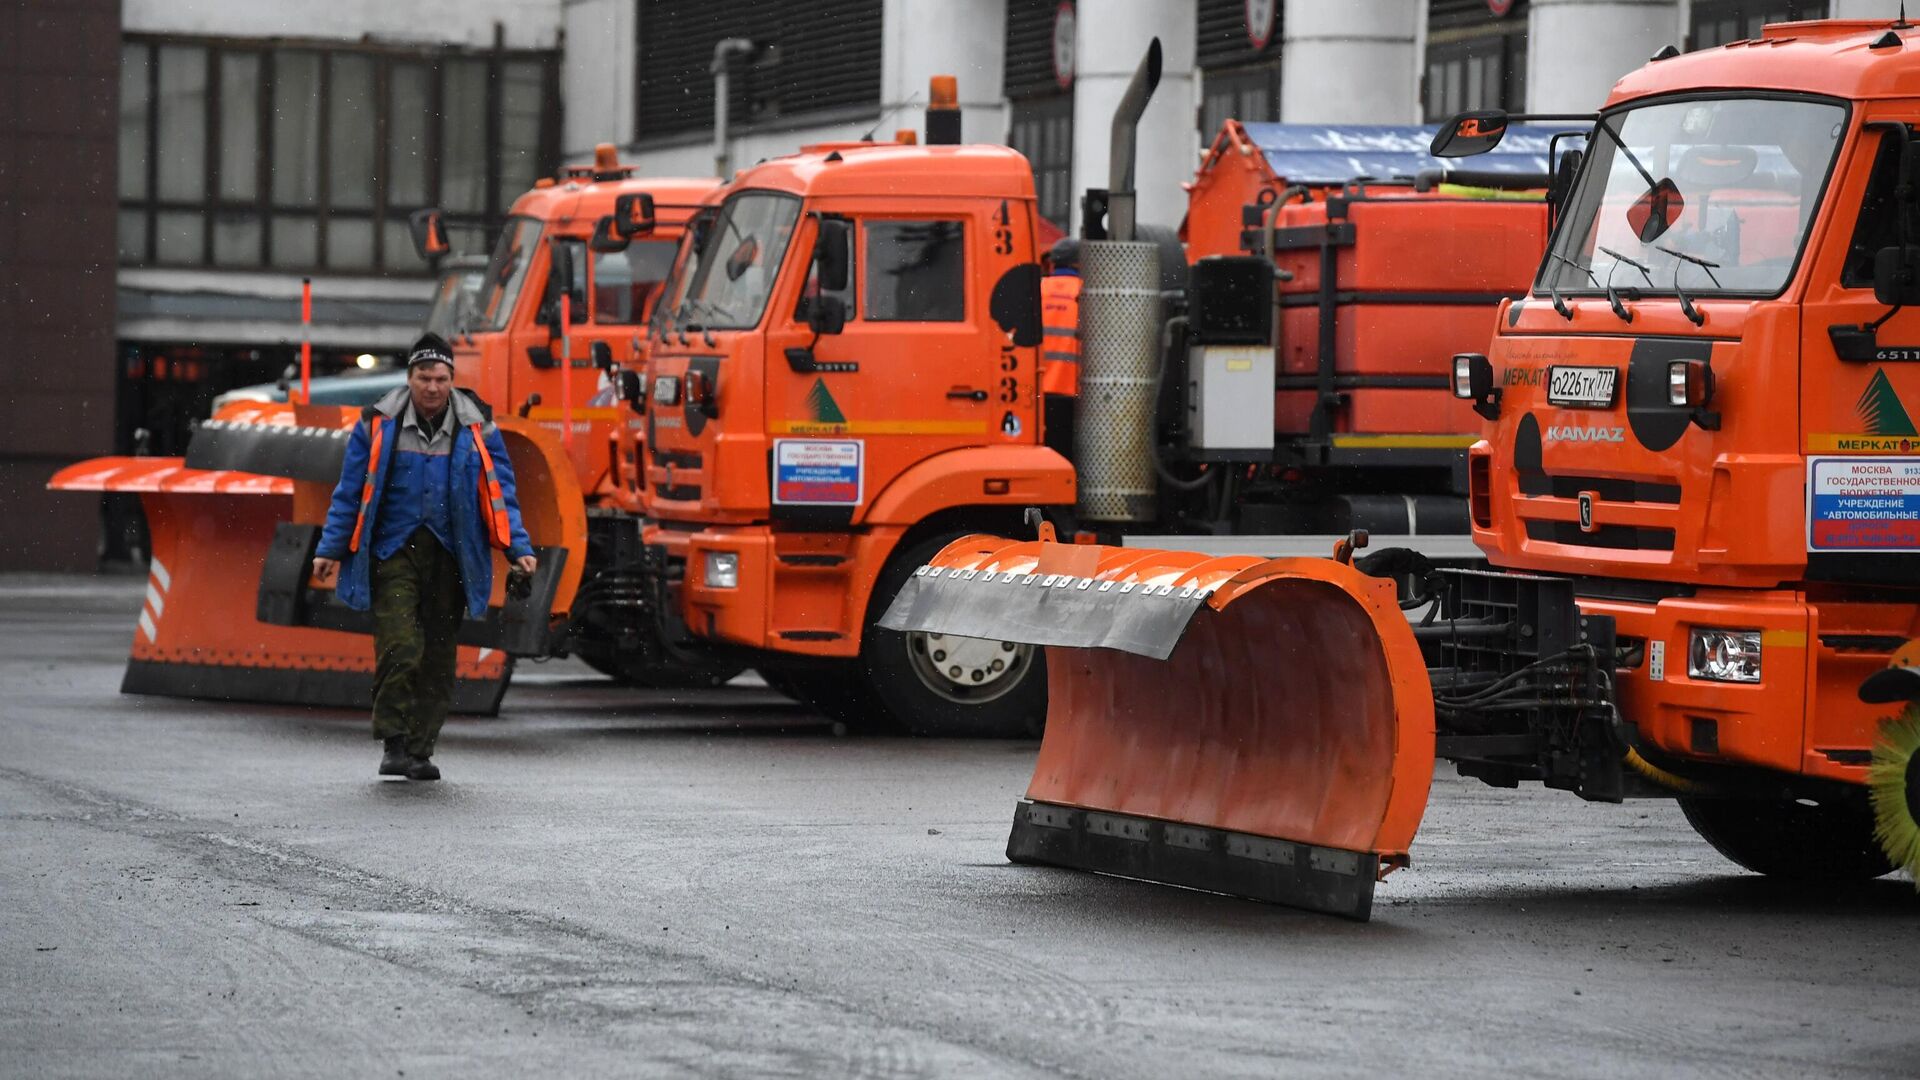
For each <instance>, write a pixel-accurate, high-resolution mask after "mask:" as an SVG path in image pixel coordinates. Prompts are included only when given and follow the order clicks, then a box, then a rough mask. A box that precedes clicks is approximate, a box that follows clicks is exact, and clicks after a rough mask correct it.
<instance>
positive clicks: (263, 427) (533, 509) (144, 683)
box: [48, 405, 585, 715]
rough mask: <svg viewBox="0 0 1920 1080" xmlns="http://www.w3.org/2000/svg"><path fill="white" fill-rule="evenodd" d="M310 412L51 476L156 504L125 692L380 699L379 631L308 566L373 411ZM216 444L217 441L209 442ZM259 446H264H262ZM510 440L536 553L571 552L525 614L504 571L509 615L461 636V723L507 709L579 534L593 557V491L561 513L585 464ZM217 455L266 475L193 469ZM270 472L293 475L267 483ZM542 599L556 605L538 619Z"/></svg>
mask: <svg viewBox="0 0 1920 1080" xmlns="http://www.w3.org/2000/svg"><path fill="white" fill-rule="evenodd" d="M295 411H296V410H295V408H294V407H291V406H284V405H283V406H265V407H262V406H254V405H249V406H246V407H245V408H244V409H242V410H239V411H238V413H237V414H236V412H235V411H232V410H229V411H228V412H225V413H223V415H222V419H221V420H220V421H218V422H215V423H210V424H208V425H205V426H203V427H202V429H201V431H200V432H199V433H198V434H196V436H195V440H196V444H195V446H193V447H192V448H191V449H190V451H189V458H187V459H182V458H129V457H122V458H96V459H94V460H91V461H83V462H80V463H78V464H76V465H72V466H69V467H68V468H66V469H63V470H61V471H60V472H59V473H57V474H55V476H54V477H53V479H52V480H51V481H49V483H48V487H49V488H51V489H53V490H58V491H101V492H105V491H115V492H133V493H138V494H139V495H140V497H141V503H142V505H143V506H144V508H145V510H146V516H147V530H148V534H149V544H150V547H151V555H152V558H151V562H150V565H149V573H148V578H147V590H146V596H145V598H144V601H143V603H142V605H141V611H140V615H139V618H138V623H137V625H136V627H135V630H134V635H133V647H132V651H131V655H130V656H129V658H128V662H127V671H126V675H125V677H124V678H123V680H122V682H121V686H120V689H121V692H122V693H129V694H157V695H162V696H168V697H187V698H201V699H212V700H221V701H253V702H268V703H283V704H300V705H322V706H335V707H345V708H359V707H365V706H366V705H367V704H368V703H369V702H370V701H371V699H372V687H373V668H374V660H373V642H372V638H371V637H370V636H369V634H370V632H371V622H370V620H368V619H367V617H366V616H365V615H364V614H363V613H358V612H350V611H347V610H346V609H345V607H344V606H343V605H340V604H337V603H335V602H334V601H333V599H332V596H331V585H330V583H329V585H328V586H326V587H322V586H320V585H319V583H316V582H313V581H311V580H310V575H309V571H308V567H309V565H310V564H311V561H312V545H313V543H314V542H315V541H317V538H318V531H319V523H320V522H321V521H322V520H323V518H324V516H325V513H326V505H327V500H328V496H329V495H330V494H331V492H332V489H333V481H332V479H331V478H330V477H332V476H337V475H338V473H339V467H340V455H341V453H342V452H343V451H344V448H345V438H344V432H345V430H346V429H348V428H350V427H351V426H352V424H353V422H354V420H355V419H356V418H357V411H356V410H347V409H315V410H307V409H298V410H297V411H298V413H299V414H300V415H299V416H298V422H297V423H296V422H295V415H294V414H295ZM236 415H237V416H238V418H237V419H236ZM503 428H504V425H503ZM336 431H338V432H341V433H342V434H341V435H340V436H335V434H334V432H336ZM210 433H217V434H215V435H214V437H213V438H211V439H209V438H208V436H209V434H210ZM203 439H206V440H207V441H208V442H209V443H212V444H214V445H213V446H212V447H211V448H210V449H208V448H203V447H202V445H200V440H203ZM223 439H224V440H225V441H224V445H222V440H223ZM236 439H238V440H240V441H241V444H242V445H241V446H240V449H239V450H236ZM245 440H256V442H257V448H248V447H247V446H245V445H244V442H245ZM546 441H548V442H551V441H553V440H551V439H550V438H548V439H547V440H546ZM507 442H508V447H509V452H510V453H511V454H512V455H513V459H514V464H515V467H516V469H519V470H524V475H525V477H526V478H525V480H523V481H522V483H521V485H520V490H521V498H522V509H523V511H524V513H523V517H524V518H525V521H526V525H527V529H528V531H529V533H530V534H531V535H532V537H533V539H534V543H535V545H536V547H540V546H541V545H543V544H548V543H551V542H552V541H553V540H556V539H557V540H559V548H560V552H559V553H558V554H554V553H553V551H551V550H549V549H547V548H541V553H542V559H543V562H546V563H547V564H548V565H547V566H546V567H545V568H544V570H543V573H544V575H545V576H546V578H547V579H548V580H547V581H546V582H545V583H544V586H545V587H544V588H536V589H534V590H531V596H530V599H529V601H525V602H521V603H517V604H516V603H512V602H506V601H504V600H503V591H504V578H505V573H504V571H503V570H502V569H501V568H500V567H499V566H498V565H496V567H495V571H496V572H495V583H494V587H495V593H494V599H493V604H494V610H493V611H491V612H489V615H488V618H487V620H485V621H477V622H476V621H469V622H468V623H467V624H465V626H463V628H462V631H461V640H462V642H463V644H462V646H461V648H460V650H459V658H458V661H457V667H456V682H455V690H454V701H453V709H454V711H455V712H459V713H468V714H482V715H492V714H494V713H497V712H498V711H499V707H500V699H501V696H502V695H503V694H504V693H505V692H506V687H507V682H508V679H509V678H510V676H511V674H512V671H513V662H512V659H511V656H512V654H513V653H514V652H516V651H519V649H520V648H523V647H524V646H525V644H526V642H527V641H530V640H533V639H535V638H536V637H538V638H541V640H544V637H543V633H544V631H545V629H546V627H547V623H548V619H549V618H550V612H551V611H553V610H558V611H560V612H561V613H563V614H564V612H565V611H566V610H567V605H570V604H571V603H572V597H573V590H574V588H575V587H577V585H578V582H579V576H580V572H579V567H578V565H577V560H569V559H568V558H566V555H565V544H566V542H567V541H566V539H565V537H566V535H568V534H569V533H571V535H572V536H573V537H574V539H575V542H576V543H578V544H579V545H580V548H579V549H580V550H584V535H585V522H584V507H583V506H582V504H580V503H579V500H578V496H577V486H576V487H575V488H574V489H573V490H574V492H575V498H574V504H573V513H572V514H569V513H567V512H566V510H567V507H566V506H565V505H564V504H560V503H558V499H559V498H561V497H563V496H562V493H561V492H560V491H559V490H558V489H559V488H562V487H565V486H566V482H568V481H572V479H573V477H572V473H571V470H568V471H567V472H566V474H565V475H564V477H563V478H562V479H561V480H560V481H558V482H557V481H556V480H555V478H554V477H553V476H552V474H551V470H550V468H549V467H548V462H547V458H548V457H549V456H550V455H549V453H548V452H547V449H546V448H545V447H543V445H542V444H541V442H540V441H539V436H537V435H536V436H534V437H531V438H529V437H527V436H525V435H523V434H519V433H515V434H510V435H509V436H508V439H507ZM290 448H291V450H293V451H294V452H293V453H288V450H289V449H290ZM558 453H559V451H558V450H557V449H555V450H553V451H552V455H557V454H558ZM209 455H211V456H215V457H225V458H228V459H230V460H231V461H232V463H233V464H235V465H240V464H248V465H252V466H254V467H256V468H258V469H260V470H261V471H260V472H253V471H241V470H240V469H238V468H213V469H207V468H193V467H190V466H189V465H188V464H187V462H188V461H189V460H194V459H195V458H196V457H204V456H209ZM269 471H271V472H273V473H277V474H278V475H263V473H266V472H269ZM289 473H292V474H294V475H291V476H290V475H287V474H289ZM323 475H325V476H329V478H328V479H325V480H321V479H319V477H321V476H323ZM576 517H577V518H579V520H578V521H575V520H573V519H574V518H576ZM570 526H571V527H572V528H571V529H570ZM569 562H575V563H576V565H573V566H568V565H567V564H568V563H569ZM531 604H543V605H545V606H541V607H540V609H539V611H538V612H528V611H526V610H524V609H525V608H527V607H528V606H530V605H531ZM516 631H517V633H516Z"/></svg>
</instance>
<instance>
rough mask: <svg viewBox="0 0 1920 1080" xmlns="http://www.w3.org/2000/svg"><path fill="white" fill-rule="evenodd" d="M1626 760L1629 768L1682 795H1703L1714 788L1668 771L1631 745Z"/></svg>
mask: <svg viewBox="0 0 1920 1080" xmlns="http://www.w3.org/2000/svg"><path fill="white" fill-rule="evenodd" d="M1624 760H1625V761H1626V763H1627V768H1629V769H1632V770H1633V771H1634V772H1637V773H1639V774H1640V775H1641V776H1643V777H1645V778H1647V779H1648V780H1651V781H1653V782H1654V783H1656V784H1659V785H1660V786H1661V787H1664V788H1671V789H1673V790H1674V791H1677V792H1679V793H1680V794H1682V795H1703V794H1705V793H1707V792H1709V791H1712V790H1713V788H1711V787H1709V786H1708V785H1706V784H1702V783H1700V782H1699V781H1698V780H1689V779H1687V778H1686V777H1684V776H1681V775H1679V774H1677V773H1671V772H1668V771H1667V770H1665V769H1663V768H1661V767H1660V766H1658V765H1655V764H1654V763H1653V762H1651V761H1648V760H1647V759H1646V758H1643V757H1641V756H1640V751H1638V750H1635V749H1634V748H1633V747H1631V746H1629V747H1627V756H1626V758H1625V759H1624Z"/></svg>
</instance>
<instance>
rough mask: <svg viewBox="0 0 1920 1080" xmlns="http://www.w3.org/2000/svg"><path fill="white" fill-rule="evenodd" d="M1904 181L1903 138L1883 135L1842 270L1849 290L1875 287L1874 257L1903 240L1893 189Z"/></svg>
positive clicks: (1841, 281) (1844, 285)
mask: <svg viewBox="0 0 1920 1080" xmlns="http://www.w3.org/2000/svg"><path fill="white" fill-rule="evenodd" d="M1899 182H1900V140H1899V139H1898V138H1896V137H1895V135H1894V134H1892V133H1887V134H1882V135H1881V136H1880V151H1879V153H1877V154H1875V155H1874V157H1873V172H1872V173H1871V174H1870V175H1869V176H1868V177H1867V191H1866V194H1865V195H1864V196H1862V197H1861V199H1860V219H1859V221H1857V222H1856V223H1855V224H1854V227H1853V241H1852V242H1851V243H1850V244H1848V245H1847V262H1846V265H1845V266H1843V267H1841V269H1840V284H1841V286H1842V287H1844V288H1848V289H1867V288H1872V287H1873V256H1874V253H1875V252H1877V251H1879V250H1880V249H1881V248H1883V247H1892V246H1894V245H1896V244H1898V243H1899V242H1900V212H1899V203H1898V201H1897V200H1896V199H1895V198H1894V193H1893V189H1894V188H1895V187H1896V186H1897V185H1898V184H1899Z"/></svg>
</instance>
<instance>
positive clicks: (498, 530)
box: [347, 406, 513, 551]
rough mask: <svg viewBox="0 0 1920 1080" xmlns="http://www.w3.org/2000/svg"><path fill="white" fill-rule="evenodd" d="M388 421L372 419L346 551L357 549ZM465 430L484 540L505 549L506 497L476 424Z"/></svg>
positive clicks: (508, 542)
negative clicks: (476, 474) (474, 454)
mask: <svg viewBox="0 0 1920 1080" xmlns="http://www.w3.org/2000/svg"><path fill="white" fill-rule="evenodd" d="M449 408H451V406H449ZM392 423H393V422H392V421H391V420H389V419H387V418H386V417H384V416H376V417H374V418H373V421H372V436H371V438H372V445H371V446H370V447H369V448H368V450H367V478H366V482H365V483H363V484H362V485H361V486H360V513H359V514H358V515H357V516H356V517H355V518H354V520H353V537H352V538H351V539H349V540H348V541H347V550H348V551H359V550H360V535H361V532H362V531H363V530H364V529H365V528H366V524H367V510H368V508H370V507H371V506H373V480H374V477H376V476H379V475H380V455H381V452H382V451H383V450H384V449H385V448H386V434H387V430H386V429H387V428H388V427H390V426H391V425H392ZM467 430H468V431H470V432H471V433H472V434H473V448H474V449H475V450H476V451H478V452H479V454H480V514H481V517H482V519H483V520H484V521H485V523H486V527H487V543H489V544H491V545H493V546H494V547H496V548H499V549H500V550H501V551H506V550H507V549H509V548H511V547H512V546H513V519H512V518H509V517H508V516H507V497H506V494H505V493H504V492H502V491H501V490H500V480H499V478H498V477H497V476H495V475H494V472H493V455H492V454H490V453H488V452H487V438H486V436H485V435H483V434H481V432H480V425H479V424H468V425H467Z"/></svg>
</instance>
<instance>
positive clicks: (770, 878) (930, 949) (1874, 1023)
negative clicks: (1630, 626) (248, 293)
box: [0, 577, 1920, 1078]
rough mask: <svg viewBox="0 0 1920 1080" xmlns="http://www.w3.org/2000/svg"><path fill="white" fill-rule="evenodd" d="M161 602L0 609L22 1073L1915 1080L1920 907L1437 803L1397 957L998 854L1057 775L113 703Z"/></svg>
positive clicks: (525, 699)
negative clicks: (391, 758)
mask: <svg viewBox="0 0 1920 1080" xmlns="http://www.w3.org/2000/svg"><path fill="white" fill-rule="evenodd" d="M138 605H139V583H138V582H137V581H129V580H115V579H104V580H91V579H78V578H68V579H59V578H35V577H9V578H0V1074H3V1075H6V1076H109V1075H112V1076H131V1075H140V1076H270V1075H271V1076H369V1077H372V1076H407V1077H422V1076H448V1077H488V1076H522V1075H537V1074H545V1075H577V1076H618V1075H632V1076H790V1077H843V1076H844V1077H855V1076H858V1077H917V1076H963V1077H976V1076H978V1077H988V1076H1012V1077H1026V1076H1068V1077H1101V1078H1104V1077H1167V1076H1250V1077H1253V1076H1259V1077H1267V1076H1289V1077H1292V1076H1362V1075H1383V1074H1402V1075H1410V1076H1482V1075H1489V1074H1494V1075H1535V1076H1538V1075H1546V1074H1552V1075H1554V1076H1556V1077H1557V1078H1573V1077H1615V1076H1634V1077H1649V1076H1661V1077H1668V1076H1673V1077H1691V1076H1728V1077H1761V1076H1780V1077H1806V1076H1886V1077H1915V1076H1920V1020H1916V1016H1920V900H1917V899H1916V895H1915V892H1914V888H1913V885H1912V883H1911V882H1909V881H1908V880H1906V879H1904V878H1902V879H1897V880H1886V881H1881V882H1876V883H1873V884H1872V885H1871V886H1866V887H1857V888H1849V889H1846V890H1842V891H1840V892H1838V893H1828V892H1806V891H1798V890H1794V889H1791V888H1786V887H1782V886H1779V885H1777V884H1775V883H1772V882H1769V881H1766V880H1763V879H1760V878H1757V877H1754V876H1751V875H1748V874H1745V873H1742V872H1740V871H1738V870H1736V869H1735V868H1734V867H1732V866H1731V865H1730V864H1728V863H1725V862H1724V861H1722V860H1721V859H1720V857H1719V856H1718V855H1716V854H1715V853H1714V852H1713V851H1712V850H1711V849H1710V848H1708V847H1707V846H1706V845H1705V844H1704V843H1703V842H1701V841H1699V840H1698V839H1696V838H1695V836H1694V835H1693V833H1692V832H1691V830H1689V829H1688V828H1687V827H1686V825H1685V823H1684V822H1683V821H1682V820H1681V817H1680V815H1679V813H1678V812H1677V811H1676V810H1675V809H1674V808H1673V807H1672V806H1670V805H1668V804H1665V803H1659V802H1644V803H1630V804H1627V805H1625V806H1593V805H1588V804H1584V803H1580V802H1578V801H1577V800H1575V799H1573V798H1572V797H1571V796H1567V795H1564V794H1561V793H1556V792H1545V791H1540V790H1521V791H1517V792H1515V791H1496V790H1493V789H1490V788H1486V787H1483V786H1480V785H1479V784H1477V783H1471V782H1467V781H1463V780H1460V779H1458V778H1456V777H1454V776H1453V775H1452V769H1451V768H1450V767H1447V766H1442V768H1441V770H1440V775H1439V776H1438V777H1436V783H1435V788H1434V794H1433V803H1432V806H1431V807H1430V809H1429V811H1428V814H1427V818H1426V824H1425V825H1424V827H1423V828H1422V830H1421V834H1420V838H1419V839H1418V840H1417V841H1416V844H1415V848H1414V867H1413V869H1411V870H1408V871H1404V872H1401V873H1399V874H1396V875H1394V876H1393V877H1392V878H1390V879H1389V880H1388V882H1387V883H1386V884H1384V885H1383V886H1382V887H1381V889H1380V892H1379V894H1378V899H1377V902H1376V907H1375V910H1374V919H1373V921H1372V922H1371V923H1368V924H1364V925H1362V924H1355V923H1350V922H1344V921H1340V920H1337V919H1333V918H1328V917H1325V916H1316V915H1308V914H1303V913H1299V912H1295V911H1290V910H1286V909H1276V908H1267V907H1260V906H1257V905H1253V904H1249V903H1245V902H1241V901H1236V900H1230V899H1226V898H1222V897H1216V896H1210V895H1205V894H1200V893H1192V892H1184V891H1179V890H1174V889H1168V888H1163V887H1158V886H1152V885H1146V884H1142V883H1136V882H1128V881H1120V880H1113V879H1105V878H1099V877H1094V876H1089V875H1082V874H1075V873H1071V872H1067V871H1059V870H1050V869H1036V868H1026V867H1014V866H1011V865H1009V864H1007V862H1006V861H1005V857H1004V849H1005V842H1006V834H1007V828H1008V824H1009V822H1010V820H1011V815H1012V809H1013V804H1014V800H1015V798H1016V797H1018V796H1019V794H1020V793H1021V792H1022V791H1023V790H1024V788H1025V783H1026V779H1027V776H1028V773H1029V770H1030V769H1031V765H1032V759H1033V749H1034V748H1033V744H1007V743H984V742H983V743H962V742H927V741H911V740H905V739H873V738H835V737H833V735H832V734H831V732H830V731H829V730H828V729H827V728H826V726H825V725H824V724H823V723H822V722H821V721H820V720H818V719H817V718H816V717H814V716H813V715H811V714H809V713H808V712H807V711H805V710H804V709H803V708H802V707H801V706H798V705H794V704H792V703H789V702H787V701H786V700H785V699H784V698H781V697H778V696H777V695H774V694H772V693H770V692H769V691H767V690H765V689H763V688H754V687H743V686H734V687H729V688H726V689H723V690H719V691H711V692H700V693H664V692H652V691H636V690H626V689H620V688H616V687H614V686H612V685H611V684H610V683H608V682H606V681H604V680H601V679H598V678H596V677H594V676H592V674H591V673H590V672H589V671H588V670H587V669H585V668H583V667H578V666H575V665H572V664H549V665H544V666H534V665H528V666H523V667H522V669H521V677H519V678H518V679H517V681H516V683H515V685H514V688H513V689H512V690H511V691H510V692H509V693H508V695H507V699H506V705H505V709H504V712H503V715H502V716H501V717H500V718H499V719H496V720H458V719H456V720H454V721H452V722H450V723H449V725H448V729H447V733H446V735H445V736H444V737H443V739H442V744H441V752H440V754H439V756H438V760H439V761H440V762H441V763H442V765H443V767H444V768H445V769H446V773H447V779H446V780H445V781H443V782H441V783H439V784H413V783H407V782H404V781H387V782H382V781H380V780H378V779H377V778H376V777H375V776H374V765H375V761H376V758H377V756H378V754H377V750H378V747H377V744H376V743H374V742H373V740H372V739H371V738H370V737H369V736H368V734H367V726H366V720H365V718H364V717H363V716H361V715H357V714H353V713H346V712H338V711H314V710H303V709H296V708H259V707H249V706H233V705H210V704H204V703H195V702H184V701H173V700H165V699H158V698H133V697H122V696H120V695H119V694H118V693H117V692H116V691H117V688H118V685H119V678H120V669H121V665H122V663H123V662H124V658H125V651H126V646H127V642H128V639H129V634H130V632H131V627H132V624H133V616H134V613H135V611H136V610H137V608H138Z"/></svg>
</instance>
